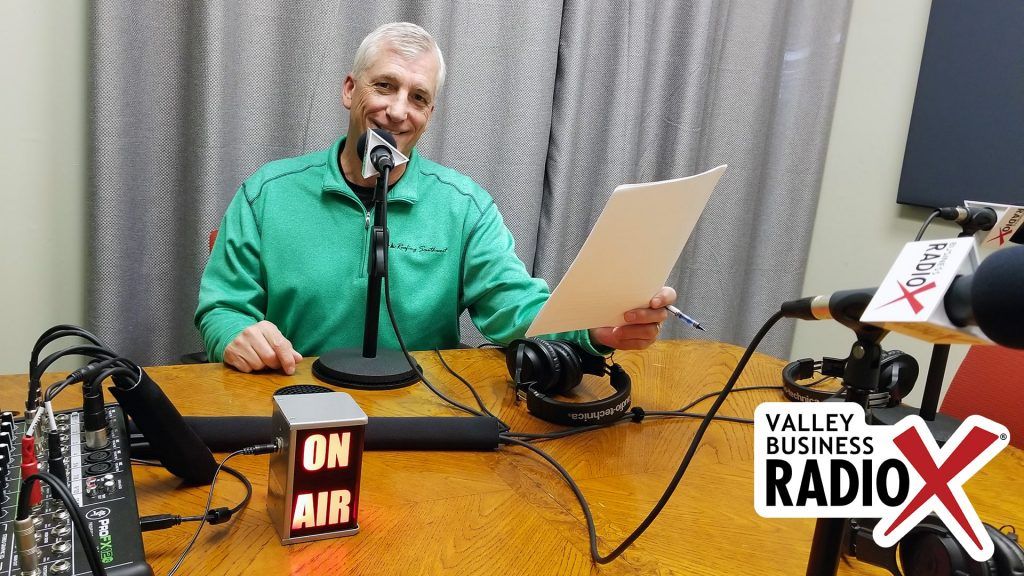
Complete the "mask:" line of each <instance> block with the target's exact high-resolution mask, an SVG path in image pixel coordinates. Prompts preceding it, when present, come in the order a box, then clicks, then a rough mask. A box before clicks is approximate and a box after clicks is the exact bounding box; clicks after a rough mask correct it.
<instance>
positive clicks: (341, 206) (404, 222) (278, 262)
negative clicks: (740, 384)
mask: <svg viewBox="0 0 1024 576" xmlns="http://www.w3.org/2000/svg"><path fill="white" fill-rule="evenodd" d="M444 77H445V65H444V58H443V56H442V55H441V50H440V49H439V48H438V46H437V43H436V42H434V39H433V38H432V37H431V36H430V35H429V34H427V32H426V31H424V30H423V29H422V28H420V27H419V26H417V25H415V24H409V23H404V22H400V23H392V24H385V25H384V26H381V27H380V28H378V29H376V30H374V31H373V32H371V33H370V34H369V35H368V36H367V37H366V38H365V39H364V40H363V42H362V44H361V45H360V46H359V49H358V51H357V52H356V57H355V62H354V64H353V69H352V72H351V73H350V74H348V75H347V76H346V77H345V82H344V90H343V93H342V104H343V105H344V106H345V108H347V109H348V111H349V124H348V132H347V134H346V135H345V136H344V137H342V138H340V139H339V140H338V141H337V142H335V144H334V145H333V146H332V147H331V148H329V149H327V150H322V151H318V152H313V153H310V154H306V155H304V156H299V157H297V158H288V159H284V160H278V161H275V162H271V163H269V164H267V165H265V166H263V167H262V168H260V169H259V170H258V171H257V172H256V173H255V174H253V175H252V176H251V177H250V178H249V179H247V180H246V181H245V183H243V184H242V187H241V189H239V191H238V193H237V194H236V195H235V197H234V199H233V200H232V202H231V204H230V205H229V206H228V209H227V211H226V213H225V215H224V219H223V221H222V222H221V226H220V228H219V234H218V237H217V241H216V244H215V245H214V248H213V251H212V253H211V254H210V259H209V262H208V264H207V267H206V270H205V272H204V273H203V278H202V282H201V284H200V291H199V305H198V308H197V310H196V315H195V321H196V325H197V326H198V328H199V330H200V332H201V333H202V335H203V340H204V341H205V343H206V348H207V352H208V354H209V357H210V360H211V361H220V360H223V361H224V362H225V363H226V364H229V365H231V366H234V367H235V368H237V369H238V370H241V371H243V372H251V371H255V370H262V369H265V368H269V369H273V370H281V371H283V372H285V373H286V374H291V373H293V372H294V370H295V363H296V362H297V361H299V360H301V359H302V355H301V354H307V355H318V354H321V353H322V352H325V351H327V350H330V349H334V348H341V347H349V348H353V347H358V346H360V345H361V343H362V334H363V320H362V319H363V316H364V310H365V307H366V285H367V278H366V276H367V261H366V259H367V257H368V246H369V236H370V232H371V227H370V225H369V223H370V221H371V212H372V202H371V199H372V196H373V185H374V182H373V180H372V179H366V178H362V176H361V166H362V162H361V159H360V158H359V156H358V154H357V152H356V150H355V148H356V146H355V142H356V141H357V140H358V138H359V137H360V136H361V135H362V134H363V133H365V132H366V131H367V130H369V129H373V128H381V129H384V130H387V131H388V132H390V133H392V134H393V135H394V137H395V140H396V141H397V144H398V148H399V149H400V150H401V151H402V153H403V154H405V155H406V156H408V157H409V158H410V161H409V162H408V163H407V164H404V165H402V166H399V167H397V168H395V169H394V170H393V171H392V172H391V176H390V181H389V184H390V186H391V189H390V191H389V194H388V199H387V201H388V220H389V222H388V224H389V226H388V227H389V230H390V251H389V256H388V260H389V262H388V265H389V278H390V283H391V294H392V305H393V306H394V308H395V310H394V312H395V317H396V318H397V320H398V323H399V328H400V329H401V330H402V335H403V339H404V340H405V341H406V343H407V344H408V346H409V348H410V349H416V350H422V349H431V348H434V347H440V348H452V347H454V346H456V345H457V344H458V341H459V321H458V318H459V315H460V314H461V313H462V311H463V310H467V309H468V310H469V313H470V316H471V318H472V320H473V322H474V324H475V325H476V326H477V327H478V328H479V330H480V332H481V333H482V334H483V335H484V336H485V337H487V338H488V339H490V340H492V341H494V342H498V343H507V342H509V341H511V340H513V339H515V338H519V337H522V335H523V333H524V332H525V331H526V328H527V327H528V326H529V324H530V322H531V321H532V320H533V318H534V316H535V315H536V314H537V312H538V311H539V310H540V307H541V306H542V305H543V303H544V302H545V301H546V300H547V298H548V295H549V293H548V287H547V285H546V284H545V283H544V281H543V280H538V279H535V278H532V277H530V275H529V274H528V273H527V271H526V268H525V266H524V265H523V263H522V262H521V261H520V260H519V258H518V257H517V256H516V254H515V251H514V246H513V241H512V235H511V233H510V232H509V231H508V228H507V227H506V226H505V224H504V222H503V221H502V218H501V214H499V212H498V209H497V207H496V206H495V204H494V202H493V200H492V199H491V197H490V196H489V195H488V194H487V192H486V191H484V190H483V189H482V188H481V187H480V186H478V185H477V184H476V183H475V182H473V181H472V180H470V179H469V178H468V177H467V176H464V175H462V174H460V173H458V172H456V171H454V170H452V169H450V168H446V167H444V166H441V165H439V164H436V163H434V162H431V161H430V160H428V159H426V158H424V157H422V156H421V155H420V154H419V153H418V151H417V150H416V148H415V145H416V142H417V141H418V140H419V138H420V136H422V135H423V133H424V131H425V130H426V129H427V126H428V125H429V124H430V117H431V115H432V113H433V112H434V106H435V101H436V98H437V96H438V94H439V92H440V91H441V86H442V84H443V83H444ZM675 298H676V294H675V292H674V291H673V290H672V289H671V288H667V287H666V288H663V289H662V290H661V291H659V292H658V294H657V295H655V296H654V298H652V300H651V302H650V307H649V308H642V309H636V310H631V311H629V312H627V313H626V314H625V317H624V321H625V322H626V324H625V325H623V326H619V327H614V328H612V327H606V328H596V329H592V330H589V331H578V332H571V333H565V334H560V335H558V336H559V337H561V338H567V339H570V340H573V341H575V342H576V343H577V344H580V345H581V346H583V347H584V348H585V349H587V350H589V351H591V352H594V353H600V352H601V351H604V349H605V348H621V349H639V348H646V347H647V346H649V345H650V344H651V343H652V342H654V340H655V339H656V337H657V334H658V330H659V327H660V324H661V322H662V321H664V319H665V318H666V316H667V313H666V312H665V310H663V307H664V306H665V305H668V304H671V303H673V302H674V301H675ZM381 318H382V325H381V327H380V329H379V331H378V332H379V339H380V343H381V345H382V346H385V347H389V348H397V347H398V343H397V340H396V339H395V337H394V333H393V331H392V329H391V326H390V325H389V322H388V320H387V318H388V316H387V314H386V313H384V314H381Z"/></svg>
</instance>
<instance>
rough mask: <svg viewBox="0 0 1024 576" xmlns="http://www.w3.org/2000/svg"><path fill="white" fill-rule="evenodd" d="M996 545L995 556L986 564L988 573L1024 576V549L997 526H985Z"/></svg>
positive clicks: (1000, 575) (1001, 575)
mask: <svg viewBox="0 0 1024 576" xmlns="http://www.w3.org/2000/svg"><path fill="white" fill-rule="evenodd" d="M985 530H988V535H989V536H990V537H991V538H992V544H994V545H995V554H993V555H992V557H991V558H989V559H988V560H987V561H986V562H985V563H986V564H987V565H988V570H989V571H988V573H989V574H990V575H997V576H1024V549H1022V548H1021V547H1020V545H1019V544H1017V542H1014V541H1013V540H1012V539H1011V538H1010V537H1009V536H1007V535H1006V534H1003V533H1002V532H1000V531H999V529H997V528H996V527H995V526H989V525H988V524H985Z"/></svg>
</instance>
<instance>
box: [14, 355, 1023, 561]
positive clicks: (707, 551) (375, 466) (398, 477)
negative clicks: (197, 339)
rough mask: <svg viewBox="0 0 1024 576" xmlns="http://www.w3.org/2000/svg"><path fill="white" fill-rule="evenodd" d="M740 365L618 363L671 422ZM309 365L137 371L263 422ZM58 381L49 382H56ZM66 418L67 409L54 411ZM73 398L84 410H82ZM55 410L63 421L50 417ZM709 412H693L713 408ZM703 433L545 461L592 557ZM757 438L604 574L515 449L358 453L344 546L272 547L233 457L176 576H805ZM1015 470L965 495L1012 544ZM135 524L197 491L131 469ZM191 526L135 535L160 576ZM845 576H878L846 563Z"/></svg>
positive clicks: (747, 432) (205, 410)
mask: <svg viewBox="0 0 1024 576" xmlns="http://www.w3.org/2000/svg"><path fill="white" fill-rule="evenodd" d="M741 354H742V350H741V349H739V348H737V347H735V346H731V345H727V344H716V343H707V342H695V341H662V342H659V343H657V344H656V345H655V346H653V347H652V348H651V349H650V350H648V351H645V352H642V353H626V352H619V353H617V354H616V356H615V359H616V361H617V362H619V363H620V364H622V365H623V367H624V368H625V369H626V371H627V372H629V374H630V375H631V376H632V378H633V383H634V389H633V402H634V405H637V406H641V407H643V408H645V409H647V410H670V409H676V408H678V407H680V406H682V405H684V404H686V403H688V402H689V401H690V400H692V399H694V398H696V397H697V396H699V395H700V394H703V393H705V392H711V391H714V390H718V389H720V388H721V386H722V385H723V384H724V383H725V381H726V379H727V378H728V377H729V374H730V373H731V371H732V369H733V367H734V366H735V364H736V361H737V360H738V359H739V357H740V355H741ZM415 356H416V357H417V359H418V360H419V361H420V363H421V364H422V366H423V368H424V370H425V371H426V374H427V376H428V378H429V379H430V380H431V381H432V382H433V383H434V384H435V385H436V386H438V387H439V388H440V389H441V390H442V391H444V392H445V393H446V394H448V395H449V396H451V397H453V398H455V399H457V400H459V401H461V402H463V403H467V404H472V402H473V399H472V397H471V395H470V394H469V393H468V391H467V390H466V388H465V387H464V386H463V385H462V384H461V383H459V382H458V381H457V380H456V379H455V378H453V377H452V376H451V375H449V374H448V373H447V371H445V370H444V368H443V367H442V366H441V365H440V363H439V362H438V361H437V357H436V355H435V354H434V353H416V354H415ZM444 357H445V359H446V360H447V361H448V362H449V364H451V365H452V367H453V368H455V369H456V370H457V371H458V372H459V373H460V374H462V375H463V376H464V377H465V378H466V379H468V380H469V381H470V382H471V383H472V384H473V385H474V386H475V387H476V389H477V390H478V392H479V393H480V395H481V396H482V397H483V399H484V401H485V402H486V404H487V406H488V407H489V408H490V409H491V410H493V411H494V412H495V413H496V414H498V415H499V416H500V417H501V418H502V419H504V420H505V421H506V422H508V424H509V425H510V426H511V427H512V429H513V430H516V431H530V432H541V431H550V430H554V429H556V427H555V426H552V425H548V424H546V423H544V422H541V421H539V420H537V419H535V418H533V417H531V416H530V415H529V414H528V413H527V412H526V407H525V405H524V404H522V403H519V404H516V403H515V402H514V394H513V393H512V390H511V388H510V385H509V381H508V377H507V374H506V372H505V367H504V358H503V356H502V354H501V352H500V351H498V350H453V351H446V352H444ZM311 364H312V361H311V360H310V359H307V360H305V361H303V362H302V364H301V365H300V366H299V368H298V370H297V371H296V374H295V375H294V376H283V375H278V374H258V375H247V374H241V373H238V372H236V371H233V370H231V369H227V368H225V367H223V366H222V365H219V364H205V365H195V366H165V367H156V368H150V369H147V371H148V372H149V374H150V375H151V376H152V377H153V379H154V380H155V381H156V382H157V383H159V384H160V386H161V387H162V388H163V389H164V390H165V391H166V393H167V395H168V396H169V397H170V398H171V400H172V401H174V403H175V404H176V405H177V407H178V409H179V410H180V411H181V412H182V413H183V414H191V415H226V414H232V415H269V414H270V410H271V395H272V393H273V391H274V390H276V389H278V388H280V387H283V386H286V385H289V384H297V383H313V382H316V381H315V379H314V378H313V377H312V375H311V373H310V367H311ZM782 365H783V363H782V361H780V360H777V359H774V358H769V357H767V356H763V355H755V356H754V359H753V360H752V362H751V364H750V366H748V368H747V370H746V372H745V373H744V375H743V377H742V378H741V379H740V382H739V386H749V385H756V384H777V383H778V381H779V370H780V369H781V367H782ZM55 378H56V376H55V375H54V376H50V377H48V378H47V381H52V380H54V379H55ZM581 388H583V390H582V391H581V394H580V396H581V398H583V399H586V398H588V397H593V396H595V395H604V394H606V393H607V392H608V391H609V390H610V388H609V387H608V385H607V382H605V381H603V380H602V379H599V378H595V377H587V380H586V381H585V382H584V384H583V386H582V387H581ZM24 390H25V378H24V376H21V377H16V376H3V377H0V402H2V405H3V406H5V407H8V408H10V407H20V406H21V405H22V403H23V402H24ZM349 393H350V394H352V396H353V397H354V398H355V399H356V401H357V402H358V403H359V405H360V406H361V407H362V408H363V410H364V411H365V412H366V413H367V414H368V415H370V416H423V415H450V416H457V415H460V414H461V413H460V412H458V411H456V410H455V409H453V408H450V407H449V406H448V405H446V404H445V403H444V402H443V401H441V400H440V399H438V398H437V397H436V396H434V395H433V394H432V393H431V392H430V391H429V390H428V389H427V388H426V387H425V386H423V385H422V384H419V385H415V386H412V387H408V388H404V389H401V390H393V391H383V392H363V391H349ZM66 396H69V397H68V398H66V399H64V404H63V405H68V406H70V405H71V401H72V400H73V397H74V396H78V395H77V394H74V395H70V394H69V395H66ZM79 398H80V396H79ZM781 400H782V395H781V393H780V392H778V391H774V390H768V391H757V392H736V393H734V394H733V395H732V396H731V397H730V398H729V400H728V401H727V402H726V404H725V405H724V407H723V409H722V411H721V413H722V414H728V415H736V416H744V417H750V416H751V415H752V414H753V411H754V408H755V406H757V404H758V403H760V402H763V401H781ZM58 404H59V403H58ZM709 405H710V401H709V402H707V403H705V404H702V405H701V407H702V408H707V406H709ZM697 423H698V421H696V420H687V419H681V418H673V419H661V420H656V419H649V420H647V421H645V422H643V423H642V424H633V423H626V424H620V425H617V426H615V427H613V428H610V429H605V430H601V431H597V432H591V433H588V434H584V435H580V436H575V437H572V438H568V439H562V440H557V441H547V442H543V443H541V447H543V448H544V449H545V450H547V451H549V452H550V453H551V454H552V455H553V456H554V457H555V458H557V459H558V461H560V462H561V463H562V464H563V465H564V466H565V467H566V468H567V469H568V470H569V472H570V473H571V474H572V475H573V477H574V478H575V479H576V481H577V482H578V483H579V485H580V487H581V489H582V490H583V493H584V494H585V495H586V497H587V498H588V500H589V501H590V505H591V508H592V510H593V513H594V520H595V522H596V524H597V529H598V535H599V549H600V550H601V552H602V553H603V554H607V553H608V552H609V551H610V550H612V548H614V547H615V546H617V545H618V544H619V543H620V542H621V541H622V540H623V538H625V537H626V536H627V535H628V534H629V533H630V532H631V531H632V530H633V529H634V527H635V526H636V525H637V524H638V523H639V522H640V521H641V520H642V519H643V518H644V517H645V516H646V514H647V513H648V511H649V510H650V509H651V507H652V505H653V504H654V503H655V502H656V501H657V499H658V497H659V496H660V495H661V493H662V491H663V490H664V488H665V485H666V483H667V481H668V480H669V478H671V476H672V474H673V473H674V472H675V470H676V468H677V467H678V465H679V462H680V460H681V458H682V455H683V453H684V452H685V450H686V448H687V446H688V445H689V442H690V439H691V438H692V436H693V433H694V431H695V430H696V428H697ZM752 438H753V428H752V426H750V425H747V424H736V423H725V422H720V423H714V424H712V426H711V427H710V428H709V429H708V433H707V434H706V436H705V437H704V441H703V444H702V446H701V448H700V449H699V450H698V452H697V455H696V457H695V459H694V460H693V462H692V464H691V466H690V469H689V471H688V472H687V473H686V476H685V477H684V478H683V481H682V483H681V484H680V486H679V489H678V490H677V491H676V493H675V495H674V496H673V497H672V499H671V500H670V502H669V504H668V505H667V506H666V507H665V509H664V511H663V512H662V513H661V515H660V516H659V517H658V519H657V520H656V521H655V522H654V524H653V525H651V527H650V528H648V530H647V532H646V533H645V534H644V535H643V536H641V537H640V539H639V540H638V541H637V542H636V543H635V544H634V545H633V546H632V547H631V548H630V549H629V550H627V551H626V553H625V554H624V555H623V556H621V557H620V558H618V559H617V560H615V561H613V562H612V563H610V564H607V565H603V566H598V565H595V564H593V563H592V562H591V560H590V555H589V547H588V540H587V532H586V527H585V525H584V522H583V515H582V513H581V511H580V507H579V505H578V504H577V502H576V500H575V498H574V497H573V495H572V493H571V491H570V490H569V489H568V487H567V486H566V485H565V483H564V482H563V480H562V479H561V477H560V476H559V475H558V474H557V473H556V472H555V471H554V470H553V469H552V468H551V467H550V466H549V465H548V464H547V463H546V462H544V461H542V460H541V459H540V458H538V457H537V456H536V455H534V454H532V453H531V452H529V451H527V450H525V449H522V448H518V447H514V448H513V447H503V448H501V449H500V450H498V451H496V452H492V453H453V452H366V453H365V456H364V463H363V480H362V488H361V490H362V493H361V502H360V504H361V505H360V511H359V523H360V525H361V532H360V533H359V534H358V535H356V536H353V537H349V538H339V539H334V540H325V541H319V542H312V543H306V544H298V545H292V546H287V547H286V546H281V545H280V543H279V540H278V536H277V534H276V532H275V531H274V528H273V527H272V526H271V524H270V519H269V517H268V515H267V511H266V489H267V487H266V480H267V458H268V457H267V456H255V457H237V458H235V459H233V460H232V466H234V467H236V468H237V469H239V470H241V471H242V472H243V473H245V474H246V475H247V476H248V477H249V479H250V480H251V481H252V483H253V485H254V488H255V491H254V494H253V498H252V502H251V503H250V504H249V507H248V509H246V510H245V511H243V512H242V513H240V514H239V515H238V516H236V517H235V519H233V520H232V521H231V522H230V523H228V524H223V525H219V526H207V527H206V528H204V529H203V534H202V535H201V536H200V538H199V541H198V542H197V544H196V546H195V548H194V549H193V551H192V552H191V553H190V554H189V557H188V559H187V560H186V562H185V564H184V566H183V568H182V570H181V573H182V574H342V573H343V574H431V575H432V574H460V575H468V574H529V575H539V574H803V573H804V566H805V562H806V559H807V553H808V550H809V547H810V541H811V533H812V531H813V527H814V521H813V520H768V519H764V518H761V517H759V516H758V515H757V514H756V513H755V512H754V507H753V458H752V448H751V445H752ZM1022 466H1024V452H1022V451H1020V450H1016V449H1013V448H1007V449H1006V450H1004V451H1003V452H1002V453H1001V454H1000V455H999V456H998V457H997V458H996V459H995V460H993V461H992V462H991V463H990V464H989V465H988V466H986V467H985V468H984V469H982V470H981V472H980V473H978V475H977V476H975V477H974V478H973V479H972V480H970V481H969V482H968V483H967V485H966V489H967V493H968V494H969V495H970V496H971V498H972V500H973V502H974V505H975V507H976V509H977V510H978V512H979V514H980V515H981V518H982V519H983V520H985V521H987V522H989V523H993V524H996V525H1001V524H1007V523H1010V524H1015V525H1017V526H1018V528H1024V498H1022V496H1021V495H1022V494H1024V476H1022V474H1021V472H1022V471H1024V468H1022ZM133 471H134V474H135V480H136V484H137V489H138V492H139V508H140V512H141V513H142V514H144V515H145V514H159V513H175V514H182V515H192V514H198V513H199V512H200V511H201V510H202V507H203V505H204V503H205V499H206V495H207V492H206V489H205V488H186V487H182V486H181V485H180V482H179V481H178V480H177V479H176V478H174V477H173V476H171V475H170V474H169V473H167V472H166V471H164V470H162V469H158V468H149V467H143V466H136V467H134V470H133ZM242 494H243V490H242V488H241V486H240V485H239V483H238V482H237V481H235V480H234V479H233V478H231V477H230V476H227V475H225V476H224V477H222V478H221V479H219V481H218V486H217V496H216V497H215V500H214V506H221V505H227V506H230V505H233V503H235V502H237V501H238V499H239V498H240V496H241V495H242ZM194 529H195V525H194V524H185V525H181V526H178V527H175V528H172V529H168V530H163V531H157V532H148V533H146V534H145V546H146V553H147V558H148V559H149V561H150V563H151V564H152V566H153V568H154V570H155V571H156V573H157V574H164V573H166V572H167V570H168V569H169V568H170V567H171V566H172V565H173V563H174V561H175V560H176V558H177V556H178V554H179V553H180V552H181V550H182V549H183V547H184V545H185V543H186V542H187V541H188V539H189V538H190V537H191V534H192V532H193V530H194ZM841 572H842V573H846V574H886V573H887V572H884V571H881V570H878V569H874V568H871V567H869V566H867V565H864V564H860V563H857V562H856V561H852V563H848V562H844V565H843V566H842V567H841Z"/></svg>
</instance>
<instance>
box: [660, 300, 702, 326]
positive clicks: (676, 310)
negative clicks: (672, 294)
mask: <svg viewBox="0 0 1024 576" xmlns="http://www.w3.org/2000/svg"><path fill="white" fill-rule="evenodd" d="M665 309H666V310H668V311H669V312H671V313H672V315H673V316H675V317H676V318H679V319H680V320H682V321H683V322H686V323H687V324H689V325H690V326H693V327H694V328H696V329H697V330H701V331H705V332H706V330H704V327H703V326H701V325H700V322H697V321H696V320H694V319H693V318H690V317H689V316H687V315H686V314H683V312H682V311H681V310H680V309H679V308H676V307H675V306H673V305H671V304H669V305H668V306H665Z"/></svg>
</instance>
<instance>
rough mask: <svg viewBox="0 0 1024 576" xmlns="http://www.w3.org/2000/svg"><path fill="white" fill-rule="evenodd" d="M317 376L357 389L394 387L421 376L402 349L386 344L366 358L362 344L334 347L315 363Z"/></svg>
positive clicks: (386, 388) (337, 384)
mask: <svg viewBox="0 0 1024 576" xmlns="http://www.w3.org/2000/svg"><path fill="white" fill-rule="evenodd" d="M418 367H419V365H418V364H417V368H418ZM313 376H316V378H317V379H318V380H320V381H322V382H326V383H328V384H332V385H334V386H339V387H341V388H354V389H356V390H393V389H395V388H404V387H406V386H409V385H411V384H415V383H416V382H419V379H420V377H419V374H417V373H416V370H414V369H413V368H412V367H411V366H409V362H408V360H406V358H405V354H403V353H402V351H401V350H390V349H386V348H385V349H380V350H377V356H376V357H374V358H364V357H363V351H362V349H360V348H342V349H339V350H331V351H330V352H327V353H326V354H324V355H323V356H321V357H320V358H319V359H318V360H317V361H316V362H314V363H313Z"/></svg>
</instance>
